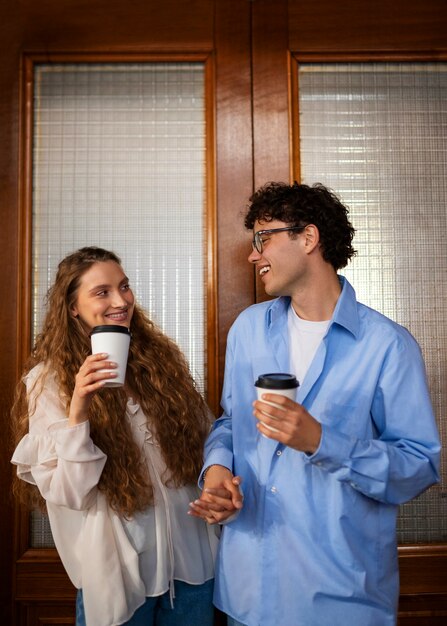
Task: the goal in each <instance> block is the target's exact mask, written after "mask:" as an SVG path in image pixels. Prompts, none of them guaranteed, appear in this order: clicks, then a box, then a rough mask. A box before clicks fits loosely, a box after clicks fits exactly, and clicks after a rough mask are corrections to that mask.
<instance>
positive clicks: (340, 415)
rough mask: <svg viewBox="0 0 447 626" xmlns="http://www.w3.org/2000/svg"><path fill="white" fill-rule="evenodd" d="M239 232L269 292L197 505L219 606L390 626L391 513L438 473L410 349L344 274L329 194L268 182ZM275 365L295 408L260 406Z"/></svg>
mask: <svg viewBox="0 0 447 626" xmlns="http://www.w3.org/2000/svg"><path fill="white" fill-rule="evenodd" d="M245 226H246V227H247V228H248V229H250V230H252V231H253V250H252V252H251V254H250V256H249V261H250V263H253V265H254V266H255V267H256V271H257V273H258V276H259V277H260V279H261V281H262V282H263V284H264V287H265V290H266V292H267V294H269V295H270V296H275V299H274V300H270V301H268V302H263V303H261V304H256V305H254V306H252V307H249V308H248V309H247V310H246V311H244V312H243V313H242V314H241V315H240V316H239V317H238V319H237V320H236V322H235V323H234V325H233V327H232V328H231V330H230V333H229V337H228V346H227V355H226V369H225V381H224V389H223V395H222V407H223V409H224V413H223V416H222V417H221V418H220V419H219V420H217V421H216V423H215V425H214V427H213V429H212V432H211V435H210V436H209V438H208V442H207V445H206V456H205V464H204V469H203V471H202V476H201V481H203V483H204V484H203V487H204V488H203V491H202V496H201V498H200V499H199V500H198V501H195V502H194V503H192V505H191V511H192V514H193V515H196V516H200V517H203V518H204V519H206V520H207V521H208V522H209V523H221V524H223V532H222V537H221V542H220V548H219V555H218V562H217V572H216V583H215V593H214V602H215V604H216V606H217V607H218V608H219V609H221V610H222V611H224V612H225V613H227V615H228V624H231V625H240V624H243V625H246V626H278V625H280V626H342V625H343V626H345V625H346V624H347V623H350V624H353V625H355V626H357V625H360V624H361V625H362V626H385V625H391V624H395V623H396V614H397V601H398V595H399V575H398V562H397V541H396V516H397V511H398V506H399V505H400V504H401V503H403V502H407V501H408V500H410V499H411V498H414V497H415V496H417V495H418V494H420V493H421V492H422V491H424V490H425V489H427V488H428V487H429V486H430V485H431V484H433V483H435V482H437V481H438V480H439V476H438V466H439V451H440V444H439V435H438V432H437V428H436V424H435V419H434V416H433V411H432V407H431V403H430V398H429V392H428V388H427V382H426V376H425V370H424V363H423V360H422V357H421V353H420V349H419V346H418V344H417V343H416V341H415V339H414V338H413V337H412V336H411V335H410V333H409V332H408V331H407V330H406V329H405V328H403V327H401V326H399V325H398V324H396V323H395V322H393V321H391V320H390V319H388V318H386V317H384V316H383V315H381V314H380V313H378V312H377V311H374V310H372V309H370V308H368V307H367V306H364V305H363V304H360V303H359V302H357V300H356V296H355V292H354V289H353V288H352V287H351V285H350V284H349V282H348V281H347V280H346V278H343V277H341V276H340V275H339V274H338V273H337V272H338V270H339V269H341V268H343V267H345V266H346V265H347V263H348V261H349V259H350V258H351V257H352V256H353V255H354V254H355V250H354V249H353V247H352V239H353V235H354V228H353V227H352V225H351V223H350V221H349V219H348V210H347V209H346V207H345V206H344V205H343V204H342V203H341V202H340V200H339V198H338V197H337V196H336V195H335V194H334V193H333V192H332V191H330V190H329V189H327V188H326V187H324V186H323V185H320V184H317V185H313V186H307V185H301V184H298V183H295V184H293V185H287V184H283V183H270V184H268V185H266V186H264V187H262V188H261V189H259V190H258V191H257V192H256V193H255V194H254V195H253V196H252V197H251V198H250V205H249V207H248V212H247V214H246V218H245ZM270 372H273V373H275V372H276V373H279V372H289V373H292V374H294V375H295V376H296V377H297V379H298V381H299V383H300V387H299V389H298V394H297V401H296V402H294V401H292V400H290V399H288V398H286V397H285V396H277V395H274V396H272V395H269V394H268V393H265V394H264V395H263V396H262V399H261V400H256V393H255V388H254V382H255V380H256V379H257V378H258V376H259V375H261V374H265V373H270ZM269 400H270V401H274V402H276V403H277V404H278V405H279V406H278V407H277V408H275V407H272V406H269V405H268V404H266V402H267V401H269ZM271 428H274V429H275V430H271ZM260 435H264V436H263V437H261V436H260ZM242 489H243V496H242V491H241V490H242Z"/></svg>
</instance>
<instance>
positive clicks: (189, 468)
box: [12, 247, 210, 516]
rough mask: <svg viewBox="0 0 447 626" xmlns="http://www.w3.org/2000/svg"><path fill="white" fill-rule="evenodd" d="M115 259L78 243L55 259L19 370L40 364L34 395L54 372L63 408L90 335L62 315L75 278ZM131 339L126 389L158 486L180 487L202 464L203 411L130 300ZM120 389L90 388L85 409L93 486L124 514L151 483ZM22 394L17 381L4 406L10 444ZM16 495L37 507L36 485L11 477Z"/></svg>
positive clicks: (140, 502) (23, 422)
mask: <svg viewBox="0 0 447 626" xmlns="http://www.w3.org/2000/svg"><path fill="white" fill-rule="evenodd" d="M106 261H114V262H115V263H117V264H119V265H121V261H120V259H119V257H118V256H116V255H115V254H114V253H113V252H109V251H107V250H103V249H102V248H96V247H88V248H81V249H80V250H77V251H76V252H74V253H73V254H71V255H69V256H67V257H66V258H65V259H63V260H62V261H61V262H60V264H59V267H58V272H57V275H56V279H55V282H54V284H53V286H52V287H51V288H50V290H49V292H48V295H47V314H46V317H45V321H44V324H43V328H42V332H41V333H40V334H39V335H38V337H37V339H36V342H35V345H34V348H33V350H32V354H31V357H30V359H29V360H28V363H27V364H26V367H25V371H24V375H26V374H27V373H28V372H29V371H30V370H31V369H32V368H33V367H34V366H36V365H37V364H39V363H44V365H45V367H44V369H43V373H42V375H41V379H40V380H38V381H37V383H38V385H39V387H38V389H37V393H39V392H41V391H42V389H43V387H44V385H45V377H46V376H47V375H48V372H52V373H54V375H55V376H56V381H57V384H58V385H59V389H60V395H61V399H62V401H63V402H64V403H65V406H66V410H67V412H68V409H69V406H70V401H71V397H72V395H73V390H74V387H75V376H76V374H77V373H78V371H79V368H80V367H81V365H82V363H83V362H84V360H85V359H86V357H87V356H88V355H89V354H90V352H91V349H90V339H89V335H88V333H87V331H86V330H85V328H84V326H83V325H82V322H81V321H80V320H78V319H76V318H74V317H73V316H72V315H71V314H70V310H71V307H72V306H73V305H74V304H75V302H76V297H77V290H78V287H79V283H80V279H81V277H82V275H83V274H84V273H85V272H86V271H87V270H88V269H89V268H90V267H91V266H92V265H93V264H95V263H100V262H106ZM130 330H131V333H132V341H131V344H130V349H129V360H128V365H127V374H126V387H127V388H129V389H130V393H131V395H132V397H133V398H134V399H135V400H136V401H137V402H139V404H140V405H141V407H142V409H143V412H144V414H145V415H146V417H147V421H148V424H149V425H150V428H151V430H152V431H153V432H155V433H156V438H157V441H158V443H159V444H160V448H161V451H162V454H163V458H164V461H165V463H166V467H167V471H166V475H165V477H164V480H165V483H166V484H167V485H171V486H181V485H186V484H191V483H195V481H196V480H197V476H198V475H199V472H200V470H201V467H202V463H203V445H204V441H205V438H206V436H207V434H208V432H209V428H210V413H209V410H208V407H207V406H206V403H205V401H204V400H203V398H202V396H201V394H200V393H199V391H198V389H197V388H196V385H195V383H194V380H193V379H192V376H191V374H190V371H189V367H188V364H187V362H186V359H185V357H184V356H183V354H182V352H181V351H180V349H179V348H178V346H177V345H176V344H175V343H174V342H173V341H171V340H170V339H169V338H168V337H167V336H166V335H164V334H163V333H162V331H161V330H160V329H159V328H157V327H156V326H155V324H154V323H153V322H152V321H151V320H150V319H149V318H148V316H147V315H146V314H145V312H144V311H143V310H142V309H141V308H140V307H139V306H138V305H135V309H134V313H133V316H132V321H131V324H130ZM127 399H128V398H127V394H126V391H125V390H124V389H123V388H115V389H113V388H109V389H107V388H104V389H101V390H100V391H98V392H97V393H96V394H95V395H94V397H93V400H92V402H91V405H90V409H89V421H90V432H91V437H92V440H93V441H94V443H95V444H96V445H97V446H98V447H99V448H100V449H101V450H102V451H103V452H104V453H105V454H106V455H107V462H106V464H105V466H104V470H103V472H102V475H101V479H100V482H99V485H98V488H99V489H100V490H102V491H103V492H104V494H105V495H106V497H107V500H108V502H109V504H110V506H111V507H112V508H113V509H114V510H116V511H117V512H118V513H120V514H122V515H125V516H131V515H132V514H134V513H135V512H136V511H142V510H144V509H145V508H146V507H147V506H148V505H150V504H152V503H153V498H154V496H153V487H152V484H151V481H150V477H149V473H148V471H147V466H146V463H145V462H144V459H143V458H142V455H141V452H140V450H139V448H138V446H137V444H136V442H135V440H134V439H133V436H132V433H131V430H130V427H129V424H128V421H127V420H126V419H124V416H125V411H126V404H127ZM30 411H32V407H29V399H28V397H27V394H26V388H25V385H24V384H23V382H19V384H18V385H17V389H16V396H15V402H14V405H13V409H12V428H13V435H14V441H15V444H16V445H17V443H18V442H19V441H20V439H21V438H22V437H23V436H24V435H25V434H26V433H27V432H28V429H29V414H30ZM13 490H14V493H15V494H16V496H17V497H18V498H19V499H20V500H21V501H22V502H23V503H24V504H26V505H28V506H30V507H35V506H36V505H37V506H42V505H43V504H44V503H43V499H42V497H41V496H40V494H39V492H38V490H37V488H36V487H35V486H33V485H30V484H29V483H26V482H24V481H22V480H19V479H18V478H17V477H15V480H14V485H13Z"/></svg>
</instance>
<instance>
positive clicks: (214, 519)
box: [188, 465, 243, 524]
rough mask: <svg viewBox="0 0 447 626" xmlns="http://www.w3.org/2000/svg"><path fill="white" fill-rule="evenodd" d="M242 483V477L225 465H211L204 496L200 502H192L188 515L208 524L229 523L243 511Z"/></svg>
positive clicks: (206, 478)
mask: <svg viewBox="0 0 447 626" xmlns="http://www.w3.org/2000/svg"><path fill="white" fill-rule="evenodd" d="M241 482H242V479H241V477H240V476H233V474H232V473H231V472H230V470H229V469H227V468H226V467H224V466H223V465H211V466H210V467H209V468H208V469H207V471H206V475H205V482H204V488H203V491H202V495H201V496H200V498H199V499H198V500H195V501H194V502H190V504H189V506H190V507H191V508H190V510H189V511H188V515H193V516H194V517H200V518H201V519H203V520H205V521H206V522H208V524H220V523H223V522H225V521H227V520H228V519H229V518H230V517H231V516H232V515H234V514H235V513H236V512H237V511H239V510H240V509H242V506H243V495H242V493H241V490H240V489H239V485H240V484H241Z"/></svg>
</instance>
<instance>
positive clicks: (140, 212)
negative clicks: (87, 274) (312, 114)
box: [33, 63, 206, 542]
mask: <svg viewBox="0 0 447 626" xmlns="http://www.w3.org/2000/svg"><path fill="white" fill-rule="evenodd" d="M34 107H35V129H34V176H33V270H34V271H33V290H34V291H33V333H34V335H35V334H36V332H38V330H39V328H40V325H41V322H42V316H43V313H44V307H43V304H44V298H45V294H46V292H47V290H48V287H49V286H50V284H51V283H52V281H53V279H54V275H55V270H56V267H57V263H58V262H59V260H60V259H61V258H62V257H64V256H65V255H66V254H68V253H69V252H72V251H74V250H76V249H77V248H79V247H82V246H86V245H98V246H101V247H104V248H107V249H110V250H113V251H114V252H116V253H117V254H118V255H119V256H120V257H121V259H122V261H123V265H124V267H125V269H126V273H127V275H128V276H129V278H130V281H131V285H132V288H133V290H134V293H135V295H136V297H137V299H138V301H139V303H140V304H142V306H143V307H144V308H145V309H146V310H147V311H148V313H149V314H150V316H151V317H152V319H153V320H154V321H155V322H156V323H158V324H159V325H160V326H161V327H162V328H163V330H164V331H165V332H166V333H167V334H168V335H169V336H170V337H172V338H173V339H174V340H175V341H176V342H177V343H178V344H179V346H180V347H181V349H182V350H183V351H184V353H185V354H186V356H187V358H188V360H189V363H190V366H191V371H192V373H193V375H194V377H195V379H196V380H197V382H198V384H199V386H200V387H201V388H202V390H204V388H205V362H206V354H205V317H206V309H205V289H204V283H205V257H204V254H205V240H204V239H205V215H204V202H205V95H204V66H203V64H202V63H141V64H101V65H96V64H80V65H71V64H70V65H68V64H61V65H38V66H37V67H36V71H35V98H34ZM36 523H37V522H36V519H35V520H34V527H35V526H36ZM39 532H40V531H38V530H37V531H36V541H37V542H39V541H40V539H39V538H38V537H40V536H44V534H42V533H40V534H39Z"/></svg>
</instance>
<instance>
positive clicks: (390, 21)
mask: <svg viewBox="0 0 447 626" xmlns="http://www.w3.org/2000/svg"><path fill="white" fill-rule="evenodd" d="M335 6H336V8H335ZM334 8H335V10H334ZM289 27H290V30H289V47H290V49H291V50H292V51H294V52H300V51H312V50H328V51H332V50H382V51H383V50H390V51H392V50H411V51H415V50H435V49H437V48H442V47H445V46H446V43H447V41H446V37H447V4H446V3H445V2H444V0H426V1H425V2H421V1H420V0H393V1H392V2H390V1H389V0H375V1H374V2H358V0H341V1H340V2H337V4H336V5H334V3H333V2H332V1H331V0H317V1H316V2H306V1H305V0H289Z"/></svg>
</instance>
